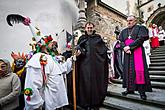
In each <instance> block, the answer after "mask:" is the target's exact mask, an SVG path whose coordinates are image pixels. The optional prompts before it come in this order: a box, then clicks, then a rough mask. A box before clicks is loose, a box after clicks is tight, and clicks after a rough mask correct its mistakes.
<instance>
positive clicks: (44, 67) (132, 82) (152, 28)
mask: <svg viewBox="0 0 165 110" xmlns="http://www.w3.org/2000/svg"><path fill="white" fill-rule="evenodd" d="M127 22H128V26H127V27H126V28H125V29H123V30H122V31H121V32H120V30H119V28H118V27H116V29H115V34H116V39H117V40H116V41H115V42H114V44H113V46H112V47H113V51H112V54H111V55H112V57H108V56H107V52H108V51H109V50H108V47H107V46H106V44H105V42H104V41H103V39H102V37H101V36H100V35H99V34H96V31H95V30H94V29H95V25H94V24H93V23H91V22H87V23H86V24H85V34H83V35H82V36H81V37H80V38H79V40H78V42H77V45H76V47H72V48H75V49H76V51H75V52H71V50H69V51H68V52H66V53H63V54H62V55H63V56H65V61H64V62H62V63H61V62H59V59H58V58H59V57H58V56H59V54H58V52H57V48H58V44H57V42H55V41H54V40H53V38H52V37H51V36H44V37H42V38H40V39H38V40H36V39H35V37H36V36H37V37H38V36H40V32H37V33H36V35H35V36H33V40H34V41H35V42H34V45H33V44H31V45H32V46H33V49H32V50H33V52H32V55H31V56H25V55H24V54H22V55H20V53H19V54H18V55H17V54H15V53H13V52H12V54H11V56H12V58H13V59H14V62H13V65H12V67H11V66H10V63H9V61H7V60H6V59H0V82H1V83H0V110H58V109H61V108H63V107H65V106H66V105H68V104H71V105H73V98H72V97H73V94H72V92H73V91H72V90H71V89H70V87H68V88H67V87H66V81H65V80H64V75H67V78H68V79H67V82H68V83H67V84H70V86H72V83H71V81H72V80H71V78H72V76H71V77H70V76H69V75H71V74H72V73H71V71H72V69H73V68H72V63H73V61H75V62H76V67H75V69H76V73H75V75H76V80H75V82H76V101H77V106H78V107H80V108H81V109H82V110H99V108H100V106H101V105H102V104H103V101H104V99H105V96H106V93H107V87H108V79H109V65H111V67H112V69H113V75H112V76H113V78H115V79H118V78H120V79H122V80H123V83H122V84H123V88H126V91H123V92H122V93H121V94H122V95H124V96H126V95H128V94H134V92H135V91H138V92H139V95H140V98H141V99H142V100H146V99H147V96H146V94H145V93H146V92H152V88H151V82H150V78H149V72H148V67H149V64H150V61H149V56H150V45H151V47H152V49H155V48H158V47H159V46H160V45H164V38H165V32H164V30H163V29H162V27H161V26H160V27H159V29H157V26H156V25H155V24H152V25H151V24H150V25H149V27H148V29H147V28H146V27H145V26H143V25H139V24H137V20H136V17H135V16H132V15H131V16H128V18H127ZM26 25H27V26H30V22H29V21H28V22H26ZM109 58H110V59H109ZM68 76H69V77H68ZM68 98H69V99H68ZM68 100H69V101H68ZM63 109H64V108H63Z"/></svg>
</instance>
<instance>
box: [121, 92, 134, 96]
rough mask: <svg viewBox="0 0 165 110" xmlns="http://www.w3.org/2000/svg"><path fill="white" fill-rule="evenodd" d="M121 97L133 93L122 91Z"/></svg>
mask: <svg viewBox="0 0 165 110" xmlns="http://www.w3.org/2000/svg"><path fill="white" fill-rule="evenodd" d="M121 94H122V95H123V96H126V95H127V94H134V91H124V92H122V93H121Z"/></svg>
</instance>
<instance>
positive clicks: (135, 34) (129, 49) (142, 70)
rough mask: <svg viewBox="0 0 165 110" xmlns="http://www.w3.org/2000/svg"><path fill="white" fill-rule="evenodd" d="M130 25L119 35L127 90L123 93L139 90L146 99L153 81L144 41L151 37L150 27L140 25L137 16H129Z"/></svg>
mask: <svg viewBox="0 0 165 110" xmlns="http://www.w3.org/2000/svg"><path fill="white" fill-rule="evenodd" d="M127 22H128V24H127V25H128V27H127V28H125V29H123V30H122V31H121V33H120V35H119V40H120V42H121V47H122V49H123V51H124V63H123V88H126V89H127V90H126V91H124V92H122V95H124V96H126V95H127V94H133V93H134V91H138V92H139V94H140V98H141V99H142V100H146V99H147V96H146V94H145V92H151V91H152V88H151V82H150V78H149V72H148V67H147V62H146V57H145V50H144V47H143V42H144V41H146V40H148V39H149V36H148V29H147V28H146V27H145V26H143V25H138V24H137V22H136V17H135V16H133V15H131V16H128V18H127Z"/></svg>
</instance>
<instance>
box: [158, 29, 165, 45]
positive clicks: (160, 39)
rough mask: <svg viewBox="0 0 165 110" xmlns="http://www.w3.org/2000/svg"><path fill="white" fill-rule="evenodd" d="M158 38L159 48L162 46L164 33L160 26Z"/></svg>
mask: <svg viewBox="0 0 165 110" xmlns="http://www.w3.org/2000/svg"><path fill="white" fill-rule="evenodd" d="M158 37H159V43H160V46H162V45H164V40H165V31H164V30H163V28H162V26H159V33H158Z"/></svg>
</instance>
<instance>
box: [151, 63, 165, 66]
mask: <svg viewBox="0 0 165 110" xmlns="http://www.w3.org/2000/svg"><path fill="white" fill-rule="evenodd" d="M150 66H165V62H152V63H151V64H150Z"/></svg>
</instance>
